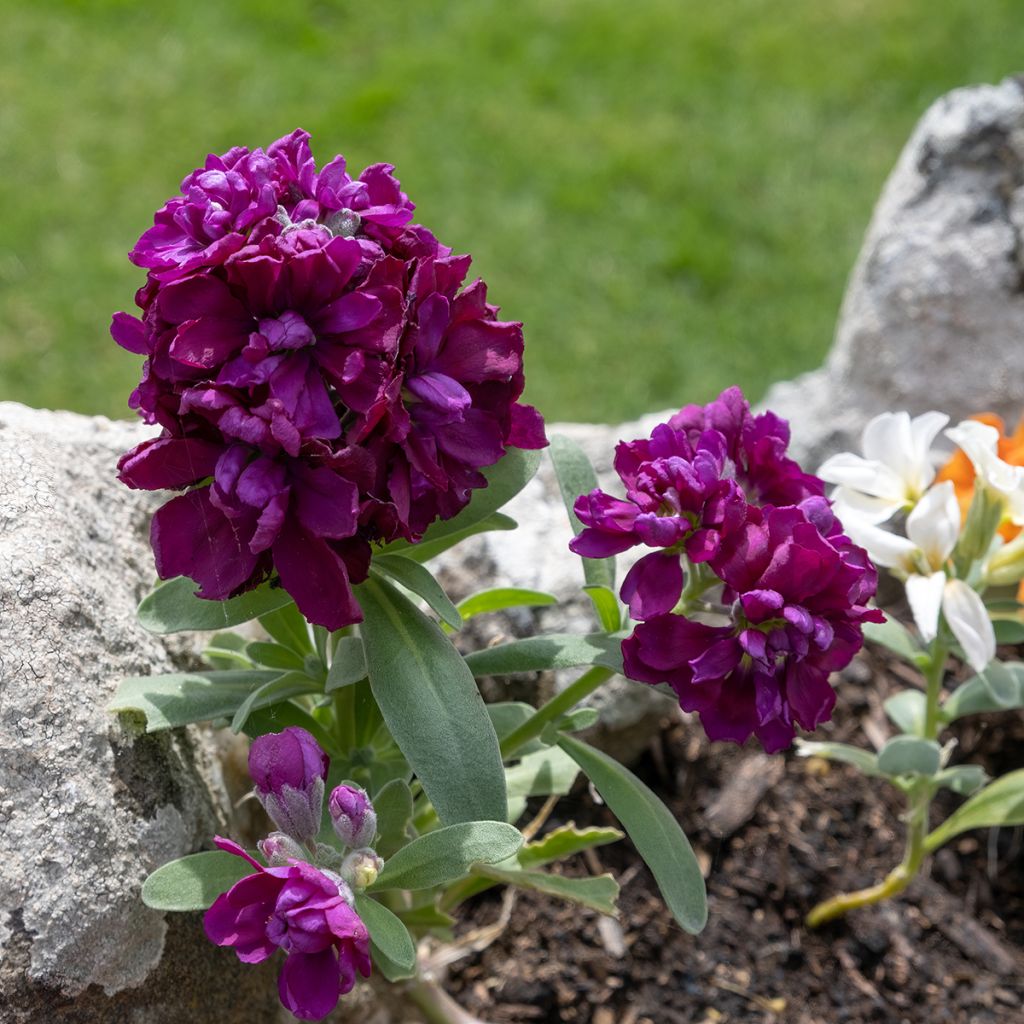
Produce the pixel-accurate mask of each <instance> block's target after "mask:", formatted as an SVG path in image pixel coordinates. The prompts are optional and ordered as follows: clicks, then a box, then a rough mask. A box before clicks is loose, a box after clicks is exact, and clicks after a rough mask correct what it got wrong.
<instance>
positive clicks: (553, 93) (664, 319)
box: [0, 0, 1024, 420]
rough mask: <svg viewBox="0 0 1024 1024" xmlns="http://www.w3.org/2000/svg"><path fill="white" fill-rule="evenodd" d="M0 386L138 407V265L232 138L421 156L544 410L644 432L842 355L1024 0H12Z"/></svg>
mask: <svg viewBox="0 0 1024 1024" xmlns="http://www.w3.org/2000/svg"><path fill="white" fill-rule="evenodd" d="M0 14H2V15H3V25H4V28H3V32H2V34H0V139H2V147H3V148H2V152H3V184H4V187H3V189H2V190H0V398H13V399H17V400H20V401H24V402H28V403H30V404H33V405H47V406H59V407H65V408H70V409H76V410H80V411H83V412H102V413H106V414H108V415H113V416H121V415H125V414H126V411H127V410H126V405H125V402H126V397H127V394H128V391H129V390H130V388H131V386H132V385H133V383H134V381H135V380H136V379H137V377H138V370H139V366H138V362H139V361H138V359H137V357H133V356H130V355H128V354H127V353H124V352H122V351H121V350H120V349H118V348H117V347H116V346H115V345H114V343H113V342H112V341H111V340H110V339H109V337H108V335H107V325H108V323H109V319H110V315H111V313H112V312H113V311H114V310H117V309H129V308H131V303H132V296H133V293H134V290H135V288H136V287H137V286H138V285H139V284H140V283H141V281H142V274H141V272H140V271H138V270H137V269H135V268H134V267H132V266H131V265H130V264H129V263H128V261H127V259H126V256H125V254H126V253H127V251H128V249H129V248H131V246H132V244H133V242H134V240H135V238H136V237H137V236H138V234H139V233H140V232H141V231H142V230H143V229H144V228H145V227H147V226H148V224H149V223H150V220H151V217H152V213H153V211H154V210H155V209H156V207H157V206H159V205H160V204H161V203H162V202H163V201H164V200H165V199H166V198H167V196H169V195H170V194H171V193H172V192H174V191H175V190H176V189H177V183H178V181H179V180H180V179H181V177H182V176H183V175H184V174H185V173H186V172H187V171H188V170H189V169H191V168H192V167H193V166H195V165H196V164H197V163H199V162H200V161H201V160H202V158H203V156H204V155H205V153H206V152H208V151H209V150H215V151H222V150H224V149H227V148H228V147H230V146H231V145H234V144H238V143H244V144H248V145H250V146H255V145H260V144H266V143H269V142H270V141H272V140H273V139H274V138H276V137H277V136H279V135H282V134H284V133H286V132H288V131H290V130H291V129H292V128H294V127H295V126H296V125H302V126H304V127H306V128H308V129H309V130H310V131H311V132H312V133H313V136H314V140H313V143H314V151H315V152H316V154H317V156H318V157H319V158H320V159H321V160H326V159H328V158H329V157H330V156H331V155H333V154H334V153H335V152H339V151H340V152H343V153H345V154H346V156H347V157H348V158H349V162H350V164H351V165H352V166H354V167H356V168H358V167H361V166H362V165H364V164H366V163H370V162H373V161H377V160H388V161H390V162H392V163H394V164H395V165H396V166H397V169H398V174H399V176H400V177H401V179H402V182H403V185H404V187H405V189H406V191H408V192H409V194H410V195H411V196H412V197H413V199H414V200H415V201H416V202H417V203H418V206H419V209H418V213H417V216H418V218H419V219H421V220H422V221H423V222H424V223H426V224H428V225H430V226H431V227H432V228H434V229H435V231H436V232H437V233H438V234H439V235H440V236H441V237H442V238H443V239H444V240H446V241H447V242H448V243H449V244H451V245H453V246H454V247H456V248H457V249H459V250H464V251H471V252H472V253H474V255H475V257H476V269H477V271H478V272H479V273H480V274H481V275H482V276H484V277H485V278H486V279H487V281H488V282H489V284H490V290H491V297H492V299H493V300H494V301H496V302H499V303H500V304H501V305H502V307H503V309H504V311H505V314H506V315H507V316H509V317H511V318H516V319H522V320H523V321H525V323H526V327H527V339H528V343H527V352H528V356H527V370H528V380H529V384H528V396H529V397H530V398H531V399H532V400H533V401H534V402H535V403H537V404H538V405H539V406H540V407H541V408H542V410H543V411H544V412H545V413H546V414H547V415H548V416H549V417H551V418H562V419H566V418H570V419H588V420H618V419H622V418H625V417H629V416H633V415H636V414H638V413H640V412H642V411H644V410H647V409H652V408H660V407H666V406H678V405H680V404H682V403H684V402H688V401H691V400H696V399H706V398H708V397H710V396H712V395H713V394H714V393H715V392H716V391H717V390H719V389H720V388H722V387H724V386H726V385H728V384H731V383H734V382H738V383H740V384H741V385H743V386H744V387H745V388H746V389H747V390H748V391H749V392H750V393H751V395H753V396H757V395H759V394H761V393H762V392H763V391H764V389H765V388H766V387H767V385H768V384H769V383H770V382H771V381H772V380H775V379H780V378H785V377H790V376H792V375H794V374H796V373H798V372H800V371H802V370H805V369H809V368H811V367H813V366H815V365H816V364H818V363H819V362H820V360H821V358H822V356H823V355H824V353H825V352H826V350H827V348H828V345H829V342H830V339H831V334H832V330H833V327H834V323H835V317H836V311H837V309H838V305H839V301H840V299H841V296H842V292H843V286H844V282H845V278H846V275H847V274H848V272H849V269H850V266H851V264H852V262H853V259H854V257H855V255H856V252H857V247H858V244H859V241H860V238H861V235H862V233H863V230H864V228H865V225H866V223H867V220H868V217H869V215H870V212H871V207H872V204H873V202H874V200H875V198H876V197H877V195H878V191H879V189H880V187H881V185H882V182H883V181H884V179H885V176H886V174H887V173H888V170H889V168H890V167H891V165H892V163H893V162H894V160H895V158H896V156H897V154H898V152H899V150H900V147H901V146H902V144H903V142H904V141H905V139H906V137H907V135H908V133H909V131H910V130H911V128H912V127H913V124H914V122H915V120H916V119H917V118H918V117H919V115H920V114H921V112H922V111H923V110H924V108H925V107H926V106H927V105H928V103H929V102H930V101H931V100H932V99H934V98H935V97H937V96H938V95H940V94H941V93H942V92H944V91H946V90H948V89H950V88H953V87H955V86H957V85H962V84H967V83H972V82H981V81H995V80H998V79H999V78H1001V77H1003V76H1005V75H1007V74H1011V73H1014V72H1016V71H1020V70H1024V45H1022V44H1024V22H1022V19H1021V17H1020V7H1019V4H1017V3H1014V2H1011V0H986V2H985V3H981V4H979V3H977V2H976V0H944V2H943V3H942V4H940V5H936V4H934V3H933V2H930V0H833V2H822V0H788V2H786V3H781V4H780V3H770V2H768V0H719V2H718V3H716V4H696V3H684V2H682V0H633V2H631V3H628V4H623V3H621V2H612V0H521V2H509V0H506V2H504V3H500V2H496V0H461V2H455V0H429V2H423V0H378V2H376V3H373V4H365V3H364V4H356V3H351V2H341V0H299V2H289V3H281V2H279V0H255V2H240V0H236V2H230V3H228V2H221V3H204V4H198V3H195V2H194V0H164V2H161V3H159V4H156V3H148V4H141V3H114V2H106V3H100V2H91V3H58V2H55V0H38V2H36V3H34V4H22V3H18V2H15V0H0Z"/></svg>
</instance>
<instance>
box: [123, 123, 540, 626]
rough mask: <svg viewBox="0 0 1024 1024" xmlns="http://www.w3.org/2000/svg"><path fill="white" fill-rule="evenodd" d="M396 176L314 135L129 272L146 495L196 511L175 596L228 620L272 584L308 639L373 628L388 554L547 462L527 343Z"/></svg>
mask: <svg viewBox="0 0 1024 1024" xmlns="http://www.w3.org/2000/svg"><path fill="white" fill-rule="evenodd" d="M392 170H393V168H392V167H391V166H390V165H389V164H375V165H373V166H372V167H368V168H367V169H366V170H365V171H363V172H362V173H361V174H360V175H359V176H358V178H352V177H350V176H349V174H348V173H347V171H346V168H345V161H344V159H343V158H341V157H336V158H335V159H334V160H332V161H331V162H330V163H328V164H327V165H326V166H325V167H324V168H323V169H322V170H320V171H317V168H316V164H315V162H314V161H313V158H312V155H311V153H310V150H309V136H308V135H307V133H305V132H303V131H301V130H296V131H295V132H293V133H292V134H291V135H289V136H287V137H286V138H283V139H280V140H278V141H277V142H276V143H274V144H273V145H272V146H270V147H269V148H268V149H267V150H266V151H265V152H264V151H263V150H260V149H257V150H254V151H249V150H247V149H244V148H236V149H233V150H231V151H230V152H228V153H226V154H224V155H223V156H213V155H211V156H210V157H208V158H207V161H206V164H205V166H204V167H203V168H200V169H198V170H196V171H194V172H192V173H191V174H190V175H188V176H187V177H186V178H185V180H184V181H183V182H182V194H181V195H180V196H176V197H175V198H173V199H171V200H169V201H168V203H167V204H165V206H164V207H163V208H162V209H161V210H160V211H158V213H157V215H156V217H155V222H154V226H153V227H152V228H150V229H149V230H148V231H147V232H145V233H144V234H143V236H142V237H141V238H140V239H139V242H138V244H137V245H136V247H135V249H134V250H133V251H132V254H131V258H132V261H133V262H134V263H136V264H137V265H138V266H140V267H143V268H145V269H146V270H147V271H148V276H147V282H146V284H145V286H144V287H143V288H142V289H140V290H139V292H138V294H137V295H136V303H137V305H138V306H139V308H140V309H141V311H142V316H141V318H136V317H133V316H130V315H128V314H127V313H117V314H116V315H115V316H114V320H113V323H112V325H111V333H112V334H113V336H114V339H115V340H116V341H117V342H118V343H119V344H120V345H122V346H123V347H124V348H126V349H127V350H128V351H130V352H133V353H136V354H139V355H144V356H145V357H146V362H145V365H144V367H143V374H142V380H141V382H140V384H139V386H138V387H137V388H136V390H135V392H134V393H133V394H132V397H131V400H130V403H129V404H130V405H131V406H132V407H133V408H136V409H138V411H139V413H140V415H141V416H142V417H143V419H145V420H146V421H147V422H149V423H155V424H158V425H160V426H161V427H162V428H163V431H162V433H161V435H160V436H159V437H158V438H155V439H153V440H151V441H146V442H144V443H143V444H141V445H139V446H138V447H137V448H136V449H135V450H133V451H132V452H129V453H127V454H126V455H125V456H124V457H123V458H122V460H121V463H120V466H119V468H120V477H121V479H122V480H123V481H124V482H125V483H126V484H128V485H129V486H131V487H140V488H146V489H151V490H155V489H160V488H174V489H181V490H185V493H184V494H182V495H181V496H180V497H177V498H174V499H172V500H171V501H170V502H168V503H167V504H166V505H164V507H163V508H162V509H161V510H160V511H159V512H158V513H157V515H156V517H155V518H154V521H153V530H152V540H153V547H154V552H155V555H156V562H157V570H158V572H159V574H160V576H161V577H162V578H169V577H171V576H176V575H186V576H189V577H191V578H192V579H193V580H195V582H196V583H197V585H198V588H199V589H198V593H199V595H200V596H201V597H206V598H210V599H213V600H221V599H224V598H227V597H230V596H232V595H234V594H237V593H240V592H242V591H244V590H246V589H249V588H251V587H253V586H255V585H257V584H258V583H260V582H261V581H262V580H264V579H266V578H268V577H269V576H270V575H272V574H273V573H274V572H276V573H277V575H278V577H279V579H280V583H281V585H282V586H283V587H284V588H285V589H286V590H288V592H289V593H290V594H291V595H292V596H293V597H294V598H295V600H296V603H297V604H298V606H299V608H300V610H301V611H302V612H303V613H304V614H305V615H306V617H307V618H308V619H310V621H313V622H316V623H318V624H321V625H324V626H327V627H328V628H330V629H337V628H340V627H341V626H344V625H348V624H350V623H352V622H357V621H359V619H360V617H361V616H360V611H359V608H358V606H357V605H356V603H355V600H354V598H353V596H352V592H351V585H352V584H353V583H358V582H360V581H361V580H362V579H364V578H365V576H366V573H367V571H368V567H369V561H370V554H371V548H370V544H371V543H372V542H374V541H388V540H393V539H396V538H398V537H404V538H406V539H408V540H413V541H415V540H416V539H418V538H419V536H420V535H421V534H422V533H423V531H424V530H425V529H426V528H427V526H429V525H430V523H431V522H432V521H433V520H434V519H436V518H437V517H441V518H449V517H451V516H453V515H455V514H456V513H457V512H458V511H459V510H460V509H462V508H463V507H464V506H465V505H466V503H467V502H468V501H469V498H470V495H471V493H472V491H473V489H474V488H477V487H481V486H483V485H484V484H485V483H486V481H485V478H484V477H483V475H482V474H481V472H480V470H481V469H483V468H484V467H486V466H489V465H492V464H493V463H495V462H497V461H498V460H499V459H500V458H501V457H502V455H504V453H505V450H506V449H507V448H508V447H509V446H513V447H521V448H538V447H543V446H544V445H545V444H546V443H547V442H546V439H545V437H544V428H543V423H542V421H541V419H540V417H539V416H538V415H537V413H536V412H535V411H534V410H533V409H532V408H530V407H529V406H526V405H522V404H521V403H520V402H519V397H520V395H521V394H522V390H523V385H524V379H523V336H522V325H521V324H519V323H516V322H514V321H502V320H499V319H498V317H497V314H498V308H497V307H496V306H493V305H491V304H489V303H488V302H487V300H486V287H485V286H484V284H483V282H482V281H475V282H472V283H470V284H469V285H465V279H466V275H467V272H468V270H469V266H470V258H469V257H468V256H453V255H452V253H451V250H450V249H449V248H447V247H446V246H443V245H441V244H440V243H439V242H438V241H437V239H436V238H434V236H433V235H432V234H431V233H430V232H429V231H428V230H427V229H426V228H423V227H420V226H417V225H412V224H410V221H411V218H412V211H413V204H412V203H411V202H410V201H409V199H408V197H407V196H406V195H405V193H404V192H402V190H401V187H400V186H399V183H398V181H397V179H396V178H395V177H394V175H393V174H392Z"/></svg>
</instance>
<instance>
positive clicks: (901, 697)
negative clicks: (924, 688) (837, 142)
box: [882, 690, 926, 736]
mask: <svg viewBox="0 0 1024 1024" xmlns="http://www.w3.org/2000/svg"><path fill="white" fill-rule="evenodd" d="M925 704H926V701H925V696H924V694H923V693H921V691H920V690H901V691H900V692H899V693H894V694H893V695H892V696H891V697H888V698H887V699H886V701H885V703H884V704H883V705H882V707H883V708H885V713H886V714H887V715H888V716H889V717H890V718H891V719H892V720H893V721H894V722H895V723H896V725H897V726H898V727H899V729H900V730H901V731H902V732H905V733H909V734H910V735H911V736H920V735H922V734H923V733H924V719H925Z"/></svg>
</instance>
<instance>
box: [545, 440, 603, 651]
mask: <svg viewBox="0 0 1024 1024" xmlns="http://www.w3.org/2000/svg"><path fill="white" fill-rule="evenodd" d="M548 454H549V455H550V456H551V462H552V463H553V464H554V467H555V476H556V477H557V478H558V489H559V490H560V491H561V492H562V500H563V501H564V502H565V510H566V512H568V513H569V523H570V525H571V526H572V532H573V533H574V534H578V533H579V532H580V531H581V530H582V529H583V524H582V523H581V522H580V521H579V517H578V516H577V515H576V512H575V511H574V510H573V505H575V503H576V499H577V498H578V497H579V496H580V495H581V494H589V493H590V492H591V491H593V490H596V488H597V486H598V484H597V474H596V473H595V472H594V467H593V466H592V465H591V464H590V459H588V458H587V456H586V453H585V452H584V451H583V449H582V448H581V447H580V446H579V445H578V444H577V443H576V442H575V441H573V440H572V439H571V438H568V437H566V436H565V435H564V434H554V435H552V438H551V444H550V446H549V447H548ZM583 576H584V578H585V579H586V581H587V585H588V586H592V587H606V588H607V589H608V590H609V591H614V590H615V559H614V558H584V559H583ZM595 605H596V602H595ZM616 611H618V608H617V607H616ZM615 628H616V629H617V628H618V626H616V627H615ZM609 632H610V631H609Z"/></svg>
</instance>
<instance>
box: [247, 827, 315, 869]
mask: <svg viewBox="0 0 1024 1024" xmlns="http://www.w3.org/2000/svg"><path fill="white" fill-rule="evenodd" d="M256 846H257V848H258V849H259V851H260V853H262V854H263V857H264V859H265V860H266V862H267V863H268V864H269V865H270V866H271V867H272V868H279V867H283V866H284V865H285V864H287V863H288V862H289V861H292V860H305V859H306V854H305V851H304V850H303V849H302V847H301V846H299V844H298V843H297V842H295V840H294V839H292V838H291V836H286V835H285V834H284V833H283V832H271V833H270V835H269V836H267V838H266V839H261V840H260V841H259V842H258V843H257V844H256Z"/></svg>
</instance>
